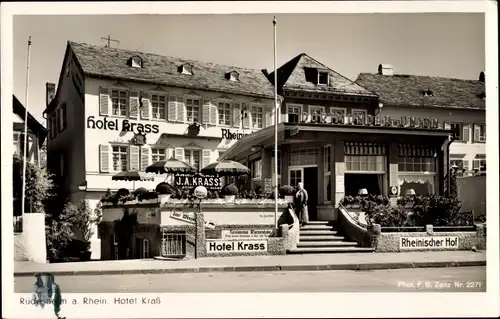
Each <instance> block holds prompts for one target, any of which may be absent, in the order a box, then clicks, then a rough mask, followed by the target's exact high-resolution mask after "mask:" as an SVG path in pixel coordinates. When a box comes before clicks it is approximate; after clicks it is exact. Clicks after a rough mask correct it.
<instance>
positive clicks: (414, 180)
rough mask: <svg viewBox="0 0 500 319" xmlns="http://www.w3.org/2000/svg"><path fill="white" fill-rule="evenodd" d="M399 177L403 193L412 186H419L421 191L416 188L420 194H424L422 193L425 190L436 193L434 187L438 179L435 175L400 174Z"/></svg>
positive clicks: (428, 192)
mask: <svg viewBox="0 0 500 319" xmlns="http://www.w3.org/2000/svg"><path fill="white" fill-rule="evenodd" d="M398 179H399V186H400V187H401V194H402V195H404V194H405V191H406V190H407V189H410V188H418V190H420V192H419V191H418V190H417V189H415V192H416V193H417V194H418V195H424V194H421V193H422V192H425V191H426V192H427V194H434V193H435V188H434V185H435V180H436V177H435V175H399V176H398ZM408 184H413V185H408ZM419 193H420V194H419Z"/></svg>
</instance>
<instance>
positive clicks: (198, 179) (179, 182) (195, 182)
mask: <svg viewBox="0 0 500 319" xmlns="http://www.w3.org/2000/svg"><path fill="white" fill-rule="evenodd" d="M174 185H175V187H180V188H184V189H190V188H194V187H197V186H205V187H206V188H207V189H212V190H220V189H221V188H222V184H221V180H220V177H219V176H218V175H202V174H195V175H188V174H176V175H175V176H174Z"/></svg>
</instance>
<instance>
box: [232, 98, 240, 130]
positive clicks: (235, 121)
mask: <svg viewBox="0 0 500 319" xmlns="http://www.w3.org/2000/svg"><path fill="white" fill-rule="evenodd" d="M233 126H234V127H236V128H240V126H241V107H240V103H234V107H233Z"/></svg>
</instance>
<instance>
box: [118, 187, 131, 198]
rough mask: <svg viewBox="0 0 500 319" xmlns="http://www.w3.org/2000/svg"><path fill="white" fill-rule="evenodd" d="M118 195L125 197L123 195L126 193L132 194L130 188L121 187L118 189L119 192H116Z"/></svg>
mask: <svg viewBox="0 0 500 319" xmlns="http://www.w3.org/2000/svg"><path fill="white" fill-rule="evenodd" d="M116 195H117V196H118V197H123V196H126V195H130V191H129V190H128V189H126V188H120V189H119V190H118V192H116Z"/></svg>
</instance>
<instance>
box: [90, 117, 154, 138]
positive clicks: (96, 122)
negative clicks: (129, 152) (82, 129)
mask: <svg viewBox="0 0 500 319" xmlns="http://www.w3.org/2000/svg"><path fill="white" fill-rule="evenodd" d="M87 128H90V129H98V130H109V131H122V132H136V133H146V134H148V133H154V134H156V133H159V132H160V127H159V126H158V125H157V124H142V123H135V122H131V121H130V120H127V119H123V120H121V121H119V120H118V119H108V117H106V116H105V117H103V118H102V119H95V116H93V115H91V116H89V117H87Z"/></svg>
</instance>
